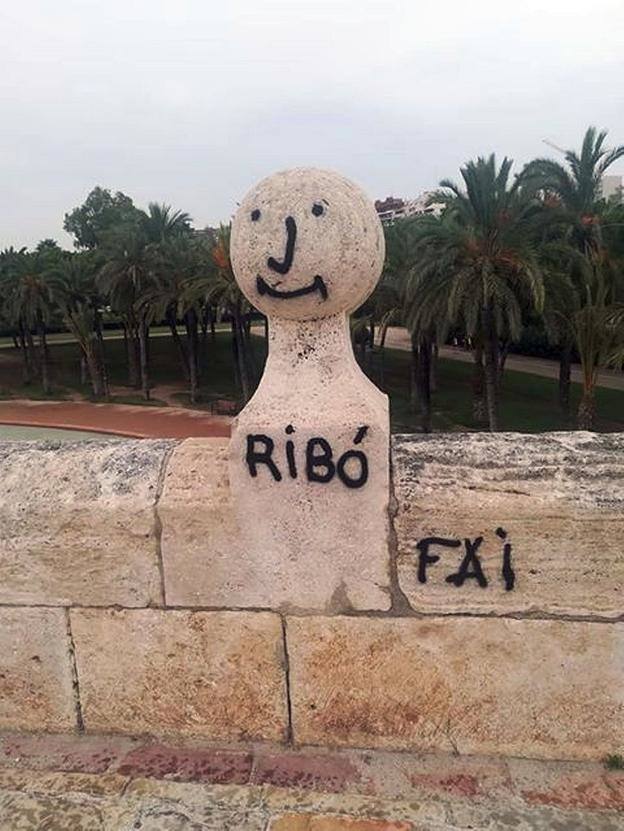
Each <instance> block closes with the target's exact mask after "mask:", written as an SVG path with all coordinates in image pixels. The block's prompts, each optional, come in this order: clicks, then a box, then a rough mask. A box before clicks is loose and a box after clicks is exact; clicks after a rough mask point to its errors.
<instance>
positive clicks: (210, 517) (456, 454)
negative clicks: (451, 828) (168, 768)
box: [0, 433, 624, 759]
mask: <svg viewBox="0 0 624 831" xmlns="http://www.w3.org/2000/svg"><path fill="white" fill-rule="evenodd" d="M623 450H624V436H614V435H603V436H597V435H593V434H587V433H559V434H545V435H540V436H527V435H522V436H520V435H510V434H501V435H497V436H490V435H445V436H423V437H420V436H419V437H416V436H399V437H395V439H394V441H393V448H392V480H393V493H392V496H391V500H390V523H389V533H388V540H387V549H386V550H385V551H384V552H383V553H382V554H381V555H380V554H379V552H378V550H377V548H376V547H375V548H372V549H371V551H370V552H366V554H367V556H368V557H369V558H370V560H371V562H370V564H369V565H370V567H369V568H363V567H362V558H361V557H350V558H347V559H345V560H344V561H341V539H340V538H337V539H336V546H335V558H336V561H337V563H338V566H337V567H333V568H323V567H322V566H320V565H319V564H318V563H315V558H314V550H311V551H310V557H309V562H308V563H307V564H306V567H305V568H302V569H300V570H299V572H295V577H293V578H292V579H299V580H300V581H301V586H300V587H299V588H300V589H301V591H299V592H294V595H297V596H300V597H309V598H310V602H309V604H308V605H306V604H305V603H299V604H298V605H297V606H293V605H291V604H289V603H287V602H281V601H273V600H272V598H274V597H276V594H275V592H273V591H272V586H271V581H272V575H271V574H270V573H266V572H263V571H262V569H258V568H257V567H255V568H249V567H248V565H249V564H248V562H246V559H245V551H244V550H242V547H241V546H240V545H239V544H238V542H237V540H238V536H237V528H236V519H235V515H234V512H233V511H232V498H231V493H230V488H229V483H228V465H227V443H226V442H225V441H224V440H221V439H190V440H187V441H184V442H174V441H145V440H143V441H123V442H105V441H103V442H93V443H91V442H90V443H82V442H81V443H76V444H61V445H59V444H53V443H41V444H35V443H5V444H2V445H0V620H1V622H2V627H1V629H0V729H3V730H15V731H19V730H25V731H61V732H64V731H67V732H69V731H83V730H85V731H87V732H98V733H102V732H104V733H127V734H157V735H159V734H160V735H178V736H195V737H203V738H206V739H210V740H217V741H223V742H236V741H270V742H278V743H285V744H288V743H293V742H294V743H296V744H307V745H335V746H343V747H360V748H368V747H375V748H388V749H390V748H392V749H399V750H400V749H405V748H410V749H412V750H432V749H436V750H446V751H451V752H457V753H467V754H472V753H487V754H501V755H503V754H508V755H513V756H524V757H540V758H559V759H567V758H569V759H591V758H600V757H601V756H603V755H604V754H606V753H613V752H617V751H621V750H622V747H623V746H624V694H623V690H624V596H623V595H624V542H623V540H624V454H623V452H622V451H623ZM354 504H356V503H354ZM365 519H366V518H364V517H358V516H357V515H354V516H350V517H346V518H345V528H344V533H345V534H348V533H349V522H351V523H360V524H362V523H364V522H365ZM347 520H348V521H347ZM266 521H267V522H270V521H271V518H270V517H267V519H266ZM373 560H374V561H373ZM297 573H298V577H297V576H296V575H297ZM319 586H320V587H321V588H322V590H321V589H319V588H318V587H319ZM308 587H309V591H306V589H307V588H308ZM319 598H328V599H327V600H326V601H325V605H324V606H323V607H321V608H320V607H319Z"/></svg>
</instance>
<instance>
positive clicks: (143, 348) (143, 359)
mask: <svg viewBox="0 0 624 831" xmlns="http://www.w3.org/2000/svg"><path fill="white" fill-rule="evenodd" d="M148 337H149V326H148V325H147V323H146V322H145V320H141V321H140V322H139V355H140V371H141V392H142V393H143V398H144V399H145V400H146V401H149V398H150V391H149V375H148V365H147V339H148Z"/></svg>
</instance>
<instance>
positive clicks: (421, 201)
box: [375, 190, 444, 223]
mask: <svg viewBox="0 0 624 831" xmlns="http://www.w3.org/2000/svg"><path fill="white" fill-rule="evenodd" d="M433 199H435V193H434V192H432V191H428V190H427V191H425V192H424V193H421V194H420V196H417V197H416V198H415V199H401V198H398V197H394V196H387V197H386V198H385V199H383V200H382V199H378V200H377V201H376V202H375V208H376V209H377V213H378V215H379V219H380V220H381V221H382V222H384V223H390V222H396V220H397V219H407V218H408V217H410V216H423V215H425V214H431V215H432V216H440V214H441V213H442V211H443V210H444V203H442V202H434V201H432V200H433Z"/></svg>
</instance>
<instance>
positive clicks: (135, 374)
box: [124, 322, 140, 389]
mask: <svg viewBox="0 0 624 831" xmlns="http://www.w3.org/2000/svg"><path fill="white" fill-rule="evenodd" d="M124 332H125V334H126V339H125V340H126V355H127V359H128V385H129V386H131V387H134V388H135V389H137V388H138V387H139V386H140V384H139V362H138V360H137V353H138V350H137V340H138V335H137V330H136V326H135V325H134V324H130V323H129V322H128V323H127V324H124Z"/></svg>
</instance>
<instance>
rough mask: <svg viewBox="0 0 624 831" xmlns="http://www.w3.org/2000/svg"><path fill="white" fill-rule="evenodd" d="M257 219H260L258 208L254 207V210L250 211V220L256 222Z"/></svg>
mask: <svg viewBox="0 0 624 831" xmlns="http://www.w3.org/2000/svg"><path fill="white" fill-rule="evenodd" d="M259 219H260V211H259V210H258V208H254V210H253V211H252V212H251V221H252V222H257V221H258V220H259Z"/></svg>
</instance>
